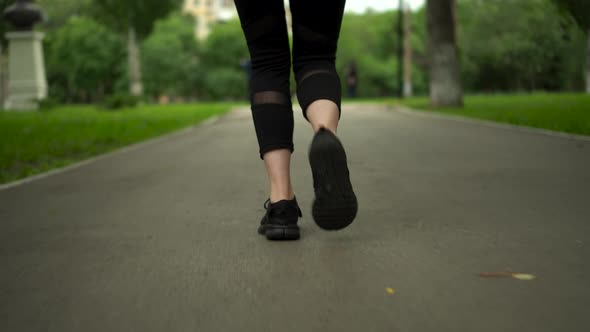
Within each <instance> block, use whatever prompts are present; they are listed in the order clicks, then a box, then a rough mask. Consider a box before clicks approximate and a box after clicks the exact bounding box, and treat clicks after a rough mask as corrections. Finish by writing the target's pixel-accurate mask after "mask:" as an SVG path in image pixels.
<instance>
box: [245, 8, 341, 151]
mask: <svg viewBox="0 0 590 332" xmlns="http://www.w3.org/2000/svg"><path fill="white" fill-rule="evenodd" d="M234 2H235V4H236V8H237V10H238V15H239V17H240V22H241V25H242V30H243V31H244V35H245V37H246V42H247V43H248V49H249V51H250V57H251V61H252V76H251V80H250V103H251V108H252V118H253V119H254V127H255V129H256V136H257V138H258V145H259V147H260V158H262V157H263V156H264V154H265V153H266V152H269V151H272V150H276V149H289V150H290V151H291V152H293V149H294V147H293V109H292V104H291V93H290V88H289V75H290V73H291V54H290V49H289V38H288V35H287V23H286V20H285V8H284V4H283V0H234ZM344 5H345V0H331V1H325V0H291V1H290V8H291V16H292V31H293V72H294V73H295V82H296V83H297V99H298V100H299V104H300V106H301V109H302V110H303V116H304V117H305V118H306V119H307V114H306V113H307V107H308V106H309V105H310V104H311V103H312V102H313V101H315V100H318V99H328V100H331V101H333V102H334V103H336V104H337V105H338V111H339V112H340V102H341V96H342V92H341V86H340V77H339V76H338V73H337V71H336V66H335V62H336V48H337V45H338V37H339V35H340V26H341V24H342V15H343V12H344Z"/></svg>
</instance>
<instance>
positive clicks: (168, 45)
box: [142, 13, 199, 98]
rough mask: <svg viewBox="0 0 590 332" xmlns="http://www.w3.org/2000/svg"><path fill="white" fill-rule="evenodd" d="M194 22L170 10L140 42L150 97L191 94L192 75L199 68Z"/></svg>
mask: <svg viewBox="0 0 590 332" xmlns="http://www.w3.org/2000/svg"><path fill="white" fill-rule="evenodd" d="M193 22H194V19H193V18H190V17H187V16H182V15H180V14H178V13H173V14H172V15H170V16H169V17H167V18H166V19H165V20H160V21H158V22H156V25H155V28H154V31H153V33H152V34H151V35H150V36H149V37H148V38H147V39H146V40H145V41H144V42H143V45H142V63H143V64H144V66H143V76H144V78H145V82H146V83H145V91H146V93H147V94H149V95H150V96H152V97H154V98H157V97H159V96H160V95H162V94H168V95H173V96H178V95H181V96H189V95H193V93H192V92H193V91H192V89H193V88H194V86H192V83H193V82H192V80H191V76H192V75H194V74H193V73H194V72H196V71H198V68H197V65H198V61H197V60H198V55H199V54H198V53H199V44H198V42H197V40H196V38H195V33H194V29H193V24H192V23H193Z"/></svg>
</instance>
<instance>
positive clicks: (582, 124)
mask: <svg viewBox="0 0 590 332" xmlns="http://www.w3.org/2000/svg"><path fill="white" fill-rule="evenodd" d="M387 103H388V104H393V105H396V104H402V105H405V106H407V107H410V108H412V109H415V110H419V111H434V112H438V113H443V114H452V115H459V116H465V117H470V118H477V119H484V120H491V121H497V122H504V123H510V124H514V125H520V126H528V127H535V128H543V129H549V130H555V131H561V132H567V133H572V134H579V135H590V95H587V94H571V93H567V94H550V93H535V94H526V95H473V96H466V97H465V99H464V103H465V106H464V107H463V108H433V107H431V106H430V103H429V100H428V98H426V97H418V98H409V99H405V100H403V101H399V100H390V101H388V102H387Z"/></svg>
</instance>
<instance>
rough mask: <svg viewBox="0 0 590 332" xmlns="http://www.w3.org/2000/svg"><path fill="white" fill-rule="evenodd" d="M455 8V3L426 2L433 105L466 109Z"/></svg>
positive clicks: (447, 1) (450, 0) (449, 0)
mask: <svg viewBox="0 0 590 332" xmlns="http://www.w3.org/2000/svg"><path fill="white" fill-rule="evenodd" d="M455 5H456V3H455V0H428V2H427V8H426V11H427V13H426V15H427V20H428V24H427V25H428V52H429V54H430V63H429V65H430V102H431V104H432V105H433V106H463V88H462V85H461V70H460V64H459V52H458V49H457V36H456V19H455Z"/></svg>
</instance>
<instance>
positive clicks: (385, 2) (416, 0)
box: [345, 0, 424, 13]
mask: <svg viewBox="0 0 590 332" xmlns="http://www.w3.org/2000/svg"><path fill="white" fill-rule="evenodd" d="M405 1H406V2H407V3H409V4H410V6H411V7H412V9H416V8H419V7H420V6H422V5H423V4H424V0H405ZM398 2H399V0H346V8H345V9H346V10H347V11H353V12H357V13H362V12H364V11H365V9H366V8H367V7H372V8H373V9H375V10H378V11H382V10H387V9H392V8H397V5H398Z"/></svg>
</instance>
